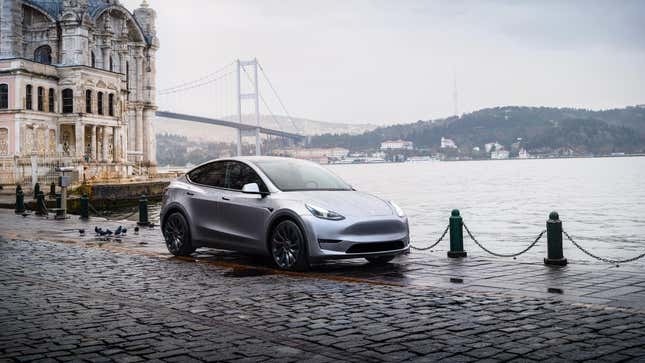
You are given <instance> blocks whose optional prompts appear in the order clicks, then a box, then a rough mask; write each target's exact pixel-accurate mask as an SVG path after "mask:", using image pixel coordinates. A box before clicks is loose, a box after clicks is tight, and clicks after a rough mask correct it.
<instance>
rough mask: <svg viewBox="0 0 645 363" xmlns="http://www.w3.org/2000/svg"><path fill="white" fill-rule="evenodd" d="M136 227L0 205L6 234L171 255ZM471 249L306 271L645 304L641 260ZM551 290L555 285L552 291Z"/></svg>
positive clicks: (230, 261)
mask: <svg viewBox="0 0 645 363" xmlns="http://www.w3.org/2000/svg"><path fill="white" fill-rule="evenodd" d="M120 224H123V225H125V226H126V227H128V228H129V230H130V231H129V233H128V235H127V236H126V237H123V238H119V239H116V238H111V239H108V240H105V239H101V238H97V237H96V236H95V234H94V233H92V231H93V229H94V226H100V227H102V228H110V229H112V230H114V229H115V228H116V226H118V225H120ZM79 228H83V229H85V230H87V233H86V234H85V235H83V236H81V235H79V233H78V229H79ZM133 229H134V223H133V222H128V221H119V222H112V221H106V220H102V219H98V218H93V219H92V220H90V221H88V222H82V221H79V219H78V218H77V217H74V216H73V217H72V218H70V219H68V220H66V221H54V220H51V219H50V220H47V219H44V218H39V217H35V216H28V217H26V218H23V217H22V216H20V215H18V216H16V215H15V214H14V213H13V211H10V210H0V237H4V238H6V239H19V240H39V239H46V240H48V241H58V242H66V243H75V244H78V245H80V246H86V247H87V246H90V247H91V246H94V247H98V246H101V248H106V249H110V250H118V251H127V252H129V253H137V254H144V255H151V256H157V257H161V258H169V257H170V254H169V253H168V251H167V249H166V247H165V244H164V242H163V238H162V236H161V232H160V230H159V228H152V229H149V228H142V229H141V231H140V232H138V233H132V232H133ZM466 247H467V248H468V247H472V246H466ZM538 247H541V248H545V246H538ZM538 247H536V248H538ZM473 248H474V247H473ZM468 253H469V257H468V258H465V259H449V258H446V255H445V252H443V253H440V252H435V253H418V252H416V251H413V252H412V253H411V254H410V255H407V256H401V257H398V258H397V259H395V260H394V262H393V263H391V264H388V265H386V266H373V265H368V264H366V262H365V261H364V260H362V259H359V260H347V261H336V262H329V263H326V264H323V265H319V266H316V267H315V269H314V271H313V273H310V274H309V275H310V276H311V275H312V274H315V275H317V277H319V278H326V279H337V280H348V279H350V280H359V281H369V282H375V283H382V284H383V283H385V284H394V285H401V286H416V287H423V288H437V287H442V288H452V289H459V290H462V291H470V292H501V293H506V294H515V295H518V296H524V297H535V298H546V299H552V298H557V299H561V300H564V301H568V302H574V303H586V304H595V305H606V306H614V307H621V308H634V309H638V310H640V311H643V312H645V267H644V266H643V265H638V264H636V265H633V264H624V265H621V266H620V267H616V266H614V265H607V264H598V263H591V264H590V263H586V264H585V261H570V264H569V265H568V266H566V267H563V268H562V267H548V266H545V265H544V264H543V263H542V261H535V262H531V261H515V260H509V259H500V258H489V257H485V258H484V257H482V256H484V254H483V252H482V251H480V250H478V249H473V250H469V251H468ZM193 258H194V259H197V260H199V261H201V262H207V263H210V264H214V265H218V266H227V267H241V268H247V267H248V266H259V267H261V268H263V269H272V266H271V265H270V264H269V263H268V260H267V259H257V258H250V257H246V256H244V255H241V254H238V253H232V252H226V251H219V250H211V249H200V250H198V252H197V253H196V254H194V255H193ZM455 279H456V280H455ZM455 281H458V283H455ZM549 291H556V292H557V293H556V294H555V295H554V294H553V293H552V292H549Z"/></svg>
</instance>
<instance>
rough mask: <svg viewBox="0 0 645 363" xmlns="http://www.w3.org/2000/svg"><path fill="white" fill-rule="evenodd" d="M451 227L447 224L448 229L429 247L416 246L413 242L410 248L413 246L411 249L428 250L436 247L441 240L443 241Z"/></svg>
mask: <svg viewBox="0 0 645 363" xmlns="http://www.w3.org/2000/svg"><path fill="white" fill-rule="evenodd" d="M449 229H450V225H447V226H446V229H445V230H444V231H443V234H442V235H441V237H439V239H438V240H437V242H435V243H433V244H432V245H430V246H428V247H414V246H413V245H412V244H410V248H411V249H413V250H417V251H427V250H429V249H432V248H435V247H437V245H438V244H439V243H440V242H441V241H443V238H444V237H446V234H447V233H448V230H449Z"/></svg>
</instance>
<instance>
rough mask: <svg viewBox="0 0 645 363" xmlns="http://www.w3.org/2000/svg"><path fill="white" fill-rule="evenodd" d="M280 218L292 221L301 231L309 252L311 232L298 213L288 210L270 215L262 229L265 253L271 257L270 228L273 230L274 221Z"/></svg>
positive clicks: (281, 210)
mask: <svg viewBox="0 0 645 363" xmlns="http://www.w3.org/2000/svg"><path fill="white" fill-rule="evenodd" d="M282 218H289V219H291V220H293V221H294V222H295V223H296V224H297V225H298V227H300V229H301V230H302V232H303V233H304V235H305V240H306V242H307V243H305V245H306V248H307V250H309V248H310V247H309V243H310V242H311V233H312V231H311V230H310V229H309V228H308V225H307V224H306V223H305V222H304V220H303V219H302V218H301V217H300V215H298V213H296V212H294V211H292V210H290V209H280V210H277V211H275V212H273V213H272V214H271V217H270V218H269V219H267V223H266V226H265V228H264V231H265V232H264V241H265V247H266V249H267V253H268V254H269V256H270V255H271V251H270V249H269V238H271V228H273V226H274V224H275V222H276V221H278V220H280V219H282Z"/></svg>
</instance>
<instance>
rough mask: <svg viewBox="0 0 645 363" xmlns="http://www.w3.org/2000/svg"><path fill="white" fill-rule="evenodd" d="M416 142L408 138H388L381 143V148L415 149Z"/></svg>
mask: <svg viewBox="0 0 645 363" xmlns="http://www.w3.org/2000/svg"><path fill="white" fill-rule="evenodd" d="M413 149H414V143H413V142H412V141H406V140H387V141H383V142H382V143H381V150H413Z"/></svg>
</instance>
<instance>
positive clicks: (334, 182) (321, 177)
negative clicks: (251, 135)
mask: <svg viewBox="0 0 645 363" xmlns="http://www.w3.org/2000/svg"><path fill="white" fill-rule="evenodd" d="M255 164H256V165H257V166H258V167H259V168H260V169H261V170H262V171H263V172H264V174H266V176H267V177H268V178H269V179H271V182H273V184H275V186H276V187H278V189H280V190H282V191H285V192H288V191H301V190H351V189H352V187H351V186H349V185H348V184H347V183H345V182H344V181H343V180H342V179H340V178H339V177H337V176H336V175H334V174H333V173H332V172H330V171H329V170H327V169H325V168H323V167H322V166H320V165H318V164H314V163H312V162H309V161H304V160H297V159H293V160H285V159H276V160H261V161H256V162H255Z"/></svg>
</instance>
